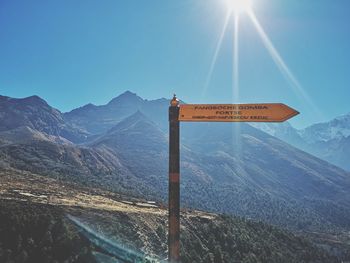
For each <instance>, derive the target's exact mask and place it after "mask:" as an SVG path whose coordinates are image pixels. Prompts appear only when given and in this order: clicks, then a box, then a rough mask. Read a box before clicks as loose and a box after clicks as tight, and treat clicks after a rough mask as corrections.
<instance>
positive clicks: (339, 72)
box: [0, 0, 350, 127]
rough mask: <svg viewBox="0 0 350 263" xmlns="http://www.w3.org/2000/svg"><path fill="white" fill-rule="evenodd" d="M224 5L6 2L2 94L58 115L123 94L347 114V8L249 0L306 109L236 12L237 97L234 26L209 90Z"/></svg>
mask: <svg viewBox="0 0 350 263" xmlns="http://www.w3.org/2000/svg"><path fill="white" fill-rule="evenodd" d="M223 1H224V0H205V1H204V0H176V1H165V0H147V1H146V0H103V1H102V0H101V1H97V0H96V1H91V0H81V1H79V0H75V1H71V0H60V1H53V0H52V1H48V0H45V1H44V0H42V1H36V0H31V1H25V0H23V1H17V0H1V1H0V94H2V95H7V96H12V97H25V96H30V95H33V94H36V95H39V96H41V97H42V98H44V99H45V100H47V101H48V103H49V104H51V105H52V106H54V107H56V108H58V109H60V110H61V111H63V112H65V111H69V110H71V109H73V108H76V107H79V106H82V105H84V104H87V103H89V102H92V103H94V104H105V103H107V102H108V101H109V100H110V99H112V98H113V97H115V96H117V95H118V94H120V93H121V92H123V91H125V90H131V91H133V92H136V93H137V94H138V95H140V96H141V97H143V98H146V99H155V98H160V97H170V96H171V94H172V93H173V92H176V93H177V94H178V96H179V97H180V98H181V99H182V100H184V101H186V102H188V103H230V102H241V103H253V102H283V103H286V104H289V105H290V106H292V107H294V108H296V109H297V110H299V111H300V112H301V114H300V115H299V116H298V117H296V118H295V119H293V120H292V124H293V125H295V126H296V127H304V126H306V125H309V124H312V123H315V122H320V121H326V120H329V119H331V118H333V117H335V116H337V115H341V114H345V113H348V112H350V106H349V98H350V89H349V87H350V52H349V47H350V27H349V26H348V25H349V24H350V1H347V0H307V1H305V0H252V1H253V5H254V7H253V9H254V13H255V15H256V17H257V19H258V21H259V22H260V24H261V26H262V27H263V28H264V30H265V32H266V34H267V35H268V36H269V38H270V40H271V42H272V43H273V44H274V46H275V48H276V50H278V52H279V54H280V55H281V57H282V58H283V60H284V62H285V63H286V65H288V67H289V69H290V70H291V72H292V73H293V75H294V76H295V78H296V79H297V80H298V82H299V83H300V86H301V89H302V90H303V92H305V93H307V94H308V96H309V98H310V100H309V101H308V100H306V99H305V94H304V95H302V92H295V88H293V85H291V83H290V81H288V79H286V78H285V76H284V75H283V74H281V72H280V70H279V68H278V67H277V66H276V64H275V63H274V61H273V60H272V58H271V56H270V55H269V52H268V51H267V49H266V48H265V47H264V45H263V42H262V40H261V38H260V37H259V35H258V34H257V31H256V28H255V27H254V25H253V23H252V21H251V20H250V19H249V17H248V16H247V15H243V14H242V15H241V17H240V27H239V29H240V31H239V79H240V81H239V89H240V92H239V93H240V96H239V98H234V99H232V97H233V84H232V72H233V69H232V64H233V63H232V61H233V28H234V27H233V20H231V21H230V22H229V25H228V28H227V31H226V34H225V37H224V40H223V43H222V46H221V49H220V52H219V55H218V59H217V61H216V64H215V67H214V70H213V74H212V77H211V80H210V82H209V84H208V85H207V87H206V83H207V79H208V73H209V69H210V65H211V63H212V60H213V56H214V53H215V49H216V46H217V43H218V38H219V36H220V32H221V31H222V28H223V25H224V18H225V14H226V12H227V6H226V5H225V4H224V3H223ZM205 87H206V88H205ZM165 114H166V113H165Z"/></svg>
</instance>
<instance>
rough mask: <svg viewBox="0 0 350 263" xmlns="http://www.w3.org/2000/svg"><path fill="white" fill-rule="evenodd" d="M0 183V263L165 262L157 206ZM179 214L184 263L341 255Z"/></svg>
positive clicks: (284, 236) (276, 234) (82, 191)
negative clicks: (0, 184) (0, 185)
mask: <svg viewBox="0 0 350 263" xmlns="http://www.w3.org/2000/svg"><path fill="white" fill-rule="evenodd" d="M0 179H1V182H2V187H1V191H0V208H1V209H0V260H1V262H4V263H7V262H34V261H35V262H43V260H44V261H45V262H49V263H50V262H85V263H87V262H88V263H90V262H91V263H93V262H100V263H105V262H161V261H162V260H165V259H166V257H167V246H166V244H167V211H166V210H164V208H161V207H159V205H158V204H154V203H152V204H150V202H146V201H144V200H137V199H129V198H128V197H126V196H120V195H116V194H114V193H111V192H107V191H102V190H98V189H91V188H84V187H79V186H78V185H75V184H69V183H68V184H66V183H65V184H62V182H60V181H58V180H54V179H49V178H48V177H43V176H38V175H35V174H31V173H23V172H21V171H7V172H3V171H0ZM28 181H30V183H31V184H28ZM181 213H182V217H181V224H182V228H181V231H182V234H181V262H184V263H186V262H208V263H212V262H247V263H248V262H286V263H288V262H295V263H296V262H321V263H322V262H325V263H326V262H327V263H332V262H340V261H341V260H342V259H344V260H346V259H347V258H348V256H349V255H346V254H345V253H344V254H342V255H341V256H340V257H338V258H336V257H335V256H332V255H330V254H329V253H328V252H327V251H325V250H323V249H321V248H318V247H316V246H315V245H313V244H312V243H311V242H309V241H308V240H306V239H305V238H303V237H302V236H296V235H294V234H292V233H290V232H287V231H283V230H281V229H278V228H276V227H272V226H269V225H266V224H263V223H257V222H252V221H250V220H246V219H243V218H238V217H228V216H221V215H217V214H212V213H206V212H201V211H195V210H193V211H185V210H183V211H182V212H181ZM9 238H10V241H9ZM151 259H152V261H150V260H151ZM130 260H132V261H130ZM136 260H137V261H136Z"/></svg>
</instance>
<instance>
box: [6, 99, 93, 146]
mask: <svg viewBox="0 0 350 263" xmlns="http://www.w3.org/2000/svg"><path fill="white" fill-rule="evenodd" d="M20 127H29V128H30V129H32V130H36V131H39V132H44V133H46V134H48V135H54V136H58V137H64V138H66V139H68V140H70V141H72V142H82V141H84V140H85V139H86V137H87V134H86V133H83V132H82V131H81V130H79V129H76V128H73V127H72V126H71V125H69V124H68V123H66V122H65V121H64V119H63V115H62V114H61V112H60V111H58V110H56V109H54V108H52V107H51V106H49V105H48V104H47V103H46V102H45V101H44V100H43V99H41V98H39V97H38V96H32V97H28V98H24V99H13V98H9V97H4V96H0V132H2V131H10V130H15V129H17V128H20Z"/></svg>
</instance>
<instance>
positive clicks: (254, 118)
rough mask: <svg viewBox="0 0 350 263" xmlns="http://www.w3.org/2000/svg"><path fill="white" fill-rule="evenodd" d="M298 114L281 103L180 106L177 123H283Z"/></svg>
mask: <svg viewBox="0 0 350 263" xmlns="http://www.w3.org/2000/svg"><path fill="white" fill-rule="evenodd" d="M298 114H299V112H298V111H296V110H294V109H292V108H291V107H289V106H287V105H285V104H283V103H261V104H182V105H180V114H179V121H190V122H208V121H209V122H283V121H286V120H288V119H290V118H292V117H294V116H296V115H298Z"/></svg>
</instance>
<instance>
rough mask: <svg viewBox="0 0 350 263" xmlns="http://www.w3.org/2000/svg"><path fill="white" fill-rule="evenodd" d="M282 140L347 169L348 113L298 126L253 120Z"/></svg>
mask: <svg viewBox="0 0 350 263" xmlns="http://www.w3.org/2000/svg"><path fill="white" fill-rule="evenodd" d="M252 125H253V126H254V127H255V128H258V129H261V130H263V131H264V132H267V133H269V134H270V135H273V136H275V137H277V138H280V139H281V140H283V141H285V142H288V143H290V144H291V145H294V146H296V147H298V148H300V149H302V150H304V151H306V152H308V153H311V154H313V155H315V156H317V157H319V158H321V159H323V160H326V161H328V162H330V163H332V164H335V165H337V166H339V167H341V168H343V169H345V170H348V171H350V161H349V156H350V113H349V114H346V115H343V116H340V117H337V118H335V119H333V120H331V121H329V122H325V123H318V124H313V125H311V126H309V127H307V128H305V129H302V130H297V129H295V128H293V127H292V126H291V125H290V124H289V123H284V124H267V123H264V124H261V123H256V124H252Z"/></svg>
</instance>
